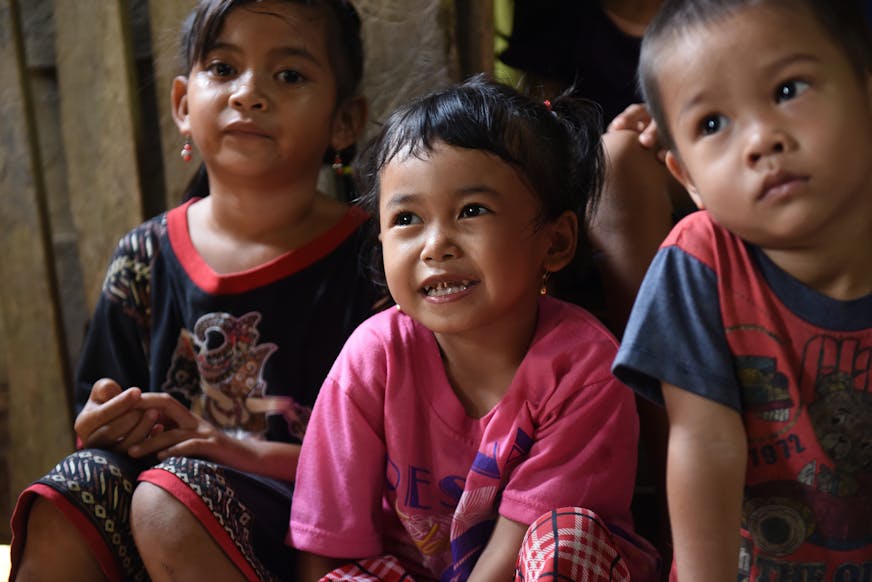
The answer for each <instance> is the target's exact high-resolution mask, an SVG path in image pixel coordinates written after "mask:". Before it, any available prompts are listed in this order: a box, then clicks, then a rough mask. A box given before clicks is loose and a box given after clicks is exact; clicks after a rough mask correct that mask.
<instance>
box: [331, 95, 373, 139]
mask: <svg viewBox="0 0 872 582" xmlns="http://www.w3.org/2000/svg"><path fill="white" fill-rule="evenodd" d="M368 113H369V105H368V104H367V101H366V99H365V98H364V97H360V96H357V97H351V98H350V99H346V100H345V101H344V102H343V103H342V104H341V105H340V106H339V107H338V108H337V109H336V113H335V114H334V115H333V126H332V128H331V132H332V133H331V137H330V145H331V147H332V148H333V149H334V150H336V151H337V152H339V151H342V150H344V149H345V148H347V147H349V146H351V145H353V144H354V143H355V142H356V141H357V138H359V137H360V135H361V133H363V126H364V124H365V123H366V118H367V115H368Z"/></svg>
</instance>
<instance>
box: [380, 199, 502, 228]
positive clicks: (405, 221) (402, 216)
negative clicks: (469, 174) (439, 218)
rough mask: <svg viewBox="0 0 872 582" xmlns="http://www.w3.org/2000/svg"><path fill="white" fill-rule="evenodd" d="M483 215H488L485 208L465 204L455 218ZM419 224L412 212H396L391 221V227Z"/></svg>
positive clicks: (418, 218)
mask: <svg viewBox="0 0 872 582" xmlns="http://www.w3.org/2000/svg"><path fill="white" fill-rule="evenodd" d="M484 214H490V210H488V209H487V208H486V207H485V206H482V205H481V204H467V205H466V206H464V207H463V208H461V209H460V213H459V214H458V215H457V218H475V217H477V216H482V215H484ZM420 222H421V218H420V217H419V216H418V215H417V214H415V213H414V212H398V213H397V214H396V215H395V216H394V217H393V218H392V220H391V224H392V225H393V226H410V225H413V224H418V223H420Z"/></svg>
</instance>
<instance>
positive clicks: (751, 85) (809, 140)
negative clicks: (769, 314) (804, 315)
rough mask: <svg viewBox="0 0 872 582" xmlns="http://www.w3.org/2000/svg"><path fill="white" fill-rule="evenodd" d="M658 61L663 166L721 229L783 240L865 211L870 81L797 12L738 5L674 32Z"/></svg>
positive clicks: (790, 242) (814, 235) (871, 130)
mask: <svg viewBox="0 0 872 582" xmlns="http://www.w3.org/2000/svg"><path fill="white" fill-rule="evenodd" d="M657 66H658V86H659V88H660V90H661V93H662V99H663V107H664V112H665V116H666V120H667V123H668V124H669V127H670V129H671V130H672V133H673V135H674V137H675V152H673V153H671V154H670V155H669V156H668V157H667V164H668V165H669V167H670V170H672V171H673V173H675V174H676V175H677V176H678V177H679V179H680V180H681V181H682V182H684V183H685V185H686V186H688V188H689V190H690V191H691V194H692V196H694V199H695V200H696V201H697V203H698V204H699V205H700V206H702V207H704V208H707V209H708V210H709V211H710V212H711V214H712V216H713V217H715V218H716V219H717V220H718V221H719V222H720V223H721V224H723V225H724V226H725V227H726V228H728V229H730V230H731V231H733V232H734V233H736V234H737V235H739V236H740V237H742V238H744V239H746V240H749V241H750V242H753V243H755V244H758V245H761V246H762V247H764V248H768V249H775V248H782V249H785V248H796V245H797V244H799V245H808V244H819V243H823V242H826V241H827V239H828V238H830V237H832V236H833V234H834V233H838V232H839V230H838V229H839V228H840V227H843V225H844V221H845V220H846V219H848V217H851V216H859V217H864V216H865V217H870V216H872V163H870V156H872V78H870V76H869V75H868V74H867V75H865V76H863V77H862V78H861V77H860V76H858V74H857V73H856V71H855V69H853V68H852V66H851V64H850V62H849V61H848V59H847V58H846V57H845V56H844V54H843V53H842V52H841V51H840V49H839V47H838V46H837V45H836V44H835V43H834V42H833V41H832V40H831V39H830V37H829V36H827V34H826V32H825V31H824V29H823V28H822V27H821V26H819V25H818V24H817V22H816V21H815V20H814V19H813V18H812V17H811V16H810V14H809V13H808V12H807V11H806V10H805V9H803V8H800V7H796V8H794V9H789V8H784V7H780V8H779V7H772V6H765V5H764V6H752V7H745V8H742V9H740V10H739V11H738V12H736V13H735V14H732V15H730V16H727V17H725V18H724V19H721V20H717V21H715V22H713V23H711V24H710V25H707V26H697V27H695V28H692V29H690V30H688V31H686V33H685V34H682V35H679V36H678V37H677V38H676V40H674V41H672V42H671V43H670V44H669V45H668V46H667V47H666V49H665V50H664V51H663V56H662V57H661V58H660V61H659V62H658V65H657ZM676 153H677V155H675V154H676ZM865 220H866V222H865V228H866V230H868V227H869V225H870V221H869V219H868V218H867V219H865Z"/></svg>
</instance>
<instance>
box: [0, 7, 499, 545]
mask: <svg viewBox="0 0 872 582" xmlns="http://www.w3.org/2000/svg"><path fill="white" fill-rule="evenodd" d="M194 1H195V0H0V253H2V254H0V542H8V540H9V534H10V532H9V527H8V516H9V515H10V513H11V510H12V507H13V505H14V501H15V498H16V496H17V494H18V492H19V491H20V490H21V489H22V488H23V487H25V486H26V485H27V484H28V483H29V482H31V481H32V480H33V479H35V478H38V477H39V476H40V475H42V474H43V473H44V472H45V471H46V470H47V469H49V468H50V467H51V466H52V465H53V464H54V463H55V462H57V461H58V460H59V459H60V458H62V457H63V456H64V455H65V454H66V453H68V452H69V451H70V450H71V449H72V447H73V443H74V438H73V432H72V414H71V409H70V403H69V397H68V394H69V392H70V380H71V370H72V368H73V367H74V365H75V360H76V357H77V355H78V349H79V345H80V343H81V340H82V337H83V333H84V330H85V327H86V325H87V320H88V314H89V313H90V311H91V309H92V308H93V305H94V303H95V301H96V298H97V295H98V293H99V289H100V285H101V282H102V277H103V274H104V272H105V268H106V265H107V261H108V258H109V255H110V253H111V251H112V249H113V248H114V246H115V243H116V242H117V240H118V239H119V237H120V236H121V235H122V234H123V233H125V232H126V231H127V230H129V229H130V228H131V227H133V226H134V225H136V224H137V223H139V222H141V221H142V220H143V219H145V218H146V217H149V216H152V215H154V214H156V213H158V212H160V211H162V210H164V209H166V208H168V207H171V206H173V205H175V204H176V203H177V202H178V200H179V198H180V196H181V191H182V188H183V186H184V184H185V183H186V181H187V179H188V177H189V173H190V172H191V170H192V168H193V166H194V164H191V165H185V164H183V163H181V162H180V161H179V158H178V150H179V148H180V145H181V140H180V138H179V136H178V132H177V131H176V128H175V126H174V125H173V122H172V119H171V117H170V115H169V112H168V111H167V108H168V103H169V87H170V82H171V79H172V77H173V76H174V75H175V74H177V72H178V71H177V64H176V63H177V62H176V38H177V35H178V25H179V23H180V22H181V20H182V18H183V17H184V15H185V14H187V13H188V11H189V10H190V8H191V7H192V6H193V4H194ZM356 5H357V6H358V9H359V11H360V12H361V14H362V17H363V20H364V40H365V43H366V50H367V65H366V68H367V74H366V80H365V82H364V87H363V90H364V93H365V94H366V95H367V96H369V97H370V99H371V103H372V119H373V121H374V122H376V123H377V121H378V120H379V119H381V118H383V117H384V115H385V113H386V112H388V111H389V110H390V109H392V108H393V107H395V106H396V105H398V104H399V103H400V102H402V101H404V100H406V99H408V98H409V97H411V96H414V95H416V94H420V93H422V92H425V91H427V90H429V89H432V88H434V87H435V86H438V85H442V84H445V83H449V82H451V81H454V80H458V79H460V78H463V77H465V76H467V75H468V74H471V73H474V72H477V71H481V70H486V71H490V70H492V66H493V23H492V20H493V19H492V14H493V4H492V0H456V1H451V0H358V1H357V2H356ZM61 23H62V24H61ZM374 126H375V124H373V125H372V127H374Z"/></svg>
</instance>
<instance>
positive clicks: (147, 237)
mask: <svg viewBox="0 0 872 582" xmlns="http://www.w3.org/2000/svg"><path fill="white" fill-rule="evenodd" d="M165 230H166V219H165V218H164V217H161V218H160V219H155V220H150V221H148V222H145V223H143V224H142V225H140V226H139V227H137V228H135V229H134V230H132V231H130V232H129V233H127V234H126V235H124V237H123V238H122V239H121V240H120V241H119V243H118V247H117V248H116V250H115V254H114V255H113V256H112V260H111V261H110V263H109V267H108V268H107V269H106V277H105V278H104V279H103V295H104V296H105V297H107V298H108V299H109V300H110V301H112V302H113V303H118V304H120V305H121V308H122V310H123V311H124V314H125V315H127V316H128V317H130V318H131V319H132V320H133V321H135V322H136V324H137V325H138V326H139V328H140V331H141V332H142V333H143V336H144V337H145V343H144V346H143V347H144V348H146V349H147V345H148V335H149V334H148V329H149V318H150V317H151V301H150V295H151V293H150V286H151V263H152V261H153V260H154V257H155V253H156V252H157V248H158V243H157V241H158V239H159V238H160V236H161V233H163V232H164V231H165Z"/></svg>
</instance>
